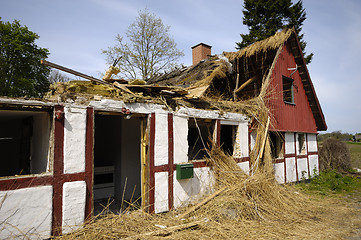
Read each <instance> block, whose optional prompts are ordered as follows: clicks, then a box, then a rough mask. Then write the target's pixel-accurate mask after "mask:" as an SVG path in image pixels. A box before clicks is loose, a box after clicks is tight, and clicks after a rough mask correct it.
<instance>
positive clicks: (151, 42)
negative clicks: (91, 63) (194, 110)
mask: <svg viewBox="0 0 361 240" xmlns="http://www.w3.org/2000/svg"><path fill="white" fill-rule="evenodd" d="M169 30H170V27H169V26H167V25H164V24H163V22H162V20H161V19H160V18H158V17H156V16H155V15H154V14H152V13H150V12H149V11H148V10H147V9H145V10H144V11H139V15H138V17H137V18H136V19H135V21H134V22H133V23H132V24H131V25H130V26H129V27H128V30H127V32H126V36H127V39H128V41H127V42H126V41H125V40H124V38H123V37H121V36H120V35H117V36H116V41H117V44H116V46H114V47H109V48H108V50H103V53H104V54H106V56H107V62H108V63H109V64H112V63H113V62H114V60H115V59H117V58H118V57H122V58H121V59H120V61H119V63H118V67H119V69H120V75H122V77H124V78H126V79H137V78H142V79H144V80H146V79H149V78H152V77H153V76H155V75H156V74H159V73H161V72H162V71H166V70H170V69H172V68H174V67H175V66H176V65H175V63H176V61H177V60H178V59H179V58H180V57H181V56H183V55H184V54H183V52H181V51H179V50H178V49H177V47H176V43H175V42H174V40H173V39H172V38H171V36H170V34H169Z"/></svg>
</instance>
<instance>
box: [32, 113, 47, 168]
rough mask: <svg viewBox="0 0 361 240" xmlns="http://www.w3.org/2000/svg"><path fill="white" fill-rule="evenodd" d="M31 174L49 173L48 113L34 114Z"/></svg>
mask: <svg viewBox="0 0 361 240" xmlns="http://www.w3.org/2000/svg"><path fill="white" fill-rule="evenodd" d="M33 117H34V126H33V127H34V129H33V141H32V142H33V144H32V146H31V150H32V153H31V162H30V164H31V166H30V168H31V173H42V172H46V171H49V170H50V169H49V166H50V164H49V143H50V129H51V127H50V117H49V114H48V113H39V114H34V115H33Z"/></svg>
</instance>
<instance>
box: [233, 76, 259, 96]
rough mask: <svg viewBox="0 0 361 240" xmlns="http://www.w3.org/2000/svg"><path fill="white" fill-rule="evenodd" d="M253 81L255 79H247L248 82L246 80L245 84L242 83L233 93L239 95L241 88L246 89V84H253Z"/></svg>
mask: <svg viewBox="0 0 361 240" xmlns="http://www.w3.org/2000/svg"><path fill="white" fill-rule="evenodd" d="M254 79H255V77H253V78H250V79H248V80H247V81H246V82H245V83H243V84H242V85H241V86H240V87H239V88H237V89H236V90H235V91H234V93H239V92H240V91H241V90H242V89H243V88H245V87H247V86H248V84H250V83H251V82H253V81H254Z"/></svg>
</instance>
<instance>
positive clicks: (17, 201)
mask: <svg viewBox="0 0 361 240" xmlns="http://www.w3.org/2000/svg"><path fill="white" fill-rule="evenodd" d="M52 196H53V188H52V186H40V187H33V188H23V189H18V190H11V191H0V239H44V238H49V237H50V235H51V224H52V210H53V207H52V206H53V204H52Z"/></svg>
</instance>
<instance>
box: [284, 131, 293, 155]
mask: <svg viewBox="0 0 361 240" xmlns="http://www.w3.org/2000/svg"><path fill="white" fill-rule="evenodd" d="M285 153H286V154H294V153H295V134H294V133H289V132H286V133H285Z"/></svg>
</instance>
